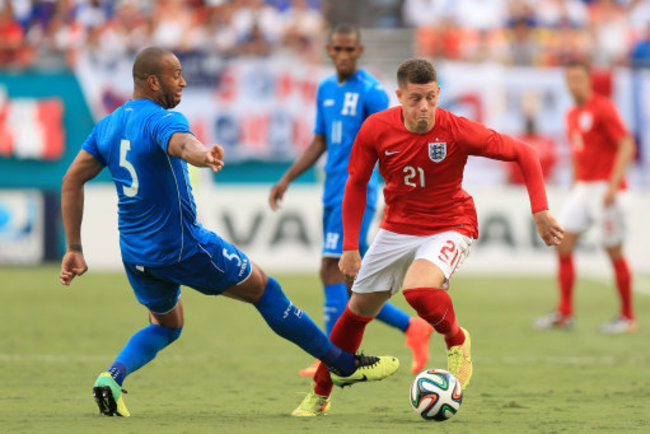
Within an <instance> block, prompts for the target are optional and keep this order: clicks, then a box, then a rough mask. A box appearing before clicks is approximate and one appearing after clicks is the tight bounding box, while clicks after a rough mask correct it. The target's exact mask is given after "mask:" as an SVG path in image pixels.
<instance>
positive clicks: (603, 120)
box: [566, 93, 628, 185]
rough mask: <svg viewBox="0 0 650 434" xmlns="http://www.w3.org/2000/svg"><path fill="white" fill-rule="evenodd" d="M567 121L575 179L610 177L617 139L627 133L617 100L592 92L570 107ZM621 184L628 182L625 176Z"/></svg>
mask: <svg viewBox="0 0 650 434" xmlns="http://www.w3.org/2000/svg"><path fill="white" fill-rule="evenodd" d="M566 123H567V133H568V135H569V141H570V142H571V149H572V152H573V161H574V166H575V179H576V180H578V181H607V180H609V177H610V175H611V173H612V169H613V168H614V161H615V160H616V152H617V151H618V142H619V141H620V140H621V139H622V138H624V137H625V136H627V134H628V133H627V131H626V129H625V125H623V121H622V120H621V117H620V116H619V114H618V111H617V110H616V107H614V104H612V102H611V101H610V100H609V99H608V98H606V97H604V96H601V95H598V94H596V93H593V94H592V96H591V98H589V100H588V101H587V102H586V103H585V104H584V105H582V106H577V107H573V108H572V109H570V110H569V111H568V113H567V116H566ZM621 184H622V185H623V184H625V180H623V181H622V182H621Z"/></svg>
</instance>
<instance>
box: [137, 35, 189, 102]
mask: <svg viewBox="0 0 650 434" xmlns="http://www.w3.org/2000/svg"><path fill="white" fill-rule="evenodd" d="M181 72H182V68H181V63H180V61H179V60H178V57H176V55H175V54H174V53H172V52H171V51H169V50H166V49H164V48H160V47H148V48H145V49H144V50H142V51H140V52H139V53H138V55H137V56H136V57H135V61H134V62H133V83H134V90H133V97H134V98H136V99H139V98H146V99H150V100H152V101H155V102H157V103H158V104H160V105H161V106H162V107H164V108H167V109H169V108H172V107H175V106H176V105H178V103H179V102H180V101H181V95H182V90H183V88H184V87H185V86H186V85H187V83H186V82H185V79H184V78H183V76H182V74H181Z"/></svg>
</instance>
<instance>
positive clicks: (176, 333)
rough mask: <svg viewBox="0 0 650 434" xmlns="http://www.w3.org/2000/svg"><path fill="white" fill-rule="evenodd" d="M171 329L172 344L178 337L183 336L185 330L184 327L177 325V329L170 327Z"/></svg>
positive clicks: (170, 341)
mask: <svg viewBox="0 0 650 434" xmlns="http://www.w3.org/2000/svg"><path fill="white" fill-rule="evenodd" d="M168 330H169V334H168V336H169V343H170V344H171V343H172V342H174V341H175V340H176V339H178V338H179V337H180V336H181V332H182V331H183V327H177V328H175V329H168Z"/></svg>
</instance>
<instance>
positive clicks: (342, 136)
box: [269, 24, 432, 376]
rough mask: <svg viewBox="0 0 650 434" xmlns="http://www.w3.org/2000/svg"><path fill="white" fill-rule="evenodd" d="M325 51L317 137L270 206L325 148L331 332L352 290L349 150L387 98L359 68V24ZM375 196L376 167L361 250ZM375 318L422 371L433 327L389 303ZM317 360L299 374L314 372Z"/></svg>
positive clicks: (338, 34) (336, 32)
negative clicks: (346, 263)
mask: <svg viewBox="0 0 650 434" xmlns="http://www.w3.org/2000/svg"><path fill="white" fill-rule="evenodd" d="M327 52H328V54H329V56H330V58H331V59H332V63H333V64H334V66H335V68H336V74H334V75H332V76H330V77H327V78H326V79H324V80H323V81H322V82H321V83H320V85H319V87H318V96H317V102H316V103H317V109H316V125H315V127H314V138H313V139H312V141H311V143H310V144H309V146H308V147H307V148H306V149H305V150H304V151H303V152H302V154H301V155H300V156H299V157H298V159H297V160H296V161H295V162H294V163H293V164H292V165H291V167H289V169H287V171H286V172H285V173H284V175H283V176H282V178H280V180H279V181H278V183H277V184H275V185H274V186H273V188H272V189H271V193H270V196H269V204H270V205H271V208H272V209H274V210H275V209H277V207H278V203H279V202H280V201H281V200H282V198H283V196H284V194H285V192H286V191H287V189H288V188H289V184H290V183H291V181H293V180H294V179H295V178H297V177H298V176H300V175H301V174H302V173H303V172H305V171H306V170H307V169H309V168H310V167H311V166H313V165H314V164H315V163H316V161H317V160H318V159H319V158H320V157H321V156H322V155H323V154H324V153H325V152H327V162H326V163H325V188H324V193H323V251H322V260H321V268H320V278H321V281H322V283H323V286H324V292H325V305H324V307H323V317H324V320H325V330H326V332H327V334H328V335H329V333H330V332H331V330H332V327H334V324H335V323H336V320H337V319H338V318H339V316H341V314H342V313H343V311H344V310H345V306H346V304H347V301H348V289H349V288H348V284H347V283H346V281H345V278H344V276H343V274H342V273H341V272H340V271H339V268H338V260H339V258H340V256H341V254H342V252H343V222H342V211H341V203H342V201H343V191H344V190H345V182H346V181H347V178H348V171H347V169H348V161H349V159H350V152H351V150H352V144H353V143H354V139H355V138H356V136H357V133H358V131H359V128H361V124H362V123H363V121H364V120H366V118H367V117H368V116H370V115H371V114H373V113H376V112H378V111H381V110H384V109H386V108H387V107H388V96H387V95H386V92H385V91H384V89H383V87H382V86H381V84H380V83H379V81H377V79H376V78H375V77H373V76H372V75H370V74H369V73H368V72H366V71H365V70H363V69H357V60H358V59H359V58H360V57H361V55H362V54H363V46H362V45H361V35H360V33H359V30H358V29H357V28H355V27H353V26H350V25H347V24H341V25H339V26H337V27H335V28H334V29H333V30H332V31H331V32H330V35H329V41H328V45H327ZM377 194H378V174H377V172H376V171H375V173H374V174H373V177H372V179H371V180H370V182H369V184H368V192H367V204H368V206H367V208H366V211H365V215H364V218H363V225H362V228H361V233H360V237H359V247H360V250H361V253H362V254H363V253H365V251H366V250H367V248H368V241H367V236H368V229H369V227H370V223H371V221H372V218H373V216H374V214H375V207H376V203H377ZM377 318H379V319H380V320H381V321H384V322H385V323H387V324H389V325H391V326H393V327H396V328H398V329H399V330H402V331H403V332H405V333H406V345H407V346H409V347H410V348H411V349H412V351H413V364H412V366H411V368H412V371H413V372H414V373H415V372H419V371H420V370H422V369H423V368H424V365H425V364H426V362H427V360H428V359H429V336H430V335H431V331H432V328H431V326H430V325H429V324H428V323H426V321H424V320H422V319H420V318H417V317H416V318H410V317H409V316H408V315H407V314H406V313H404V312H402V311H401V310H399V309H398V308H397V307H395V306H393V305H392V304H390V303H387V304H386V305H385V307H384V309H383V310H382V311H381V312H380V313H379V315H378V316H377ZM317 363H318V362H316V363H315V364H314V365H312V366H310V367H309V368H307V369H303V370H302V371H300V372H299V374H300V375H303V376H313V375H314V373H315V372H316V367H317Z"/></svg>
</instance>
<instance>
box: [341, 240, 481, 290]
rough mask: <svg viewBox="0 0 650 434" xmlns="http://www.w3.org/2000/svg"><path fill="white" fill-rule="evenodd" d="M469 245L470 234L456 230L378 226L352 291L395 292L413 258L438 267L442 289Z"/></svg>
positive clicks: (463, 257) (469, 247) (470, 244)
mask: <svg viewBox="0 0 650 434" xmlns="http://www.w3.org/2000/svg"><path fill="white" fill-rule="evenodd" d="M471 246H472V239H471V238H469V237H466V236H465V235H462V234H459V233H458V232H455V231H446V232H440V233H437V234H433V235H404V234H398V233H395V232H390V231H387V230H385V229H379V231H378V232H377V235H376V236H375V239H374V240H373V241H372V244H371V245H370V248H369V249H368V252H367V253H366V254H365V256H364V257H363V260H362V261H361V269H360V270H359V274H358V275H357V278H356V279H355V281H354V285H353V286H352V291H353V292H357V293H370V292H384V291H390V293H391V294H395V293H396V292H397V291H399V290H400V289H401V288H402V282H403V281H404V276H405V275H406V271H407V270H408V268H409V266H410V265H411V263H412V262H413V261H414V260H416V259H425V260H427V261H429V262H431V263H433V264H434V265H435V266H436V267H438V268H440V270H441V271H442V273H443V274H444V275H445V279H446V280H445V283H444V285H443V287H442V289H448V288H449V279H450V278H451V276H452V274H454V271H456V269H457V268H458V267H459V266H460V264H462V263H463V261H464V260H465V258H466V257H467V255H469V252H470V250H471Z"/></svg>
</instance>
